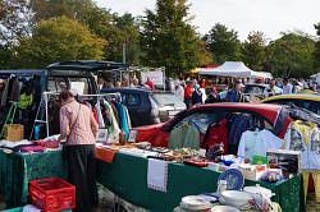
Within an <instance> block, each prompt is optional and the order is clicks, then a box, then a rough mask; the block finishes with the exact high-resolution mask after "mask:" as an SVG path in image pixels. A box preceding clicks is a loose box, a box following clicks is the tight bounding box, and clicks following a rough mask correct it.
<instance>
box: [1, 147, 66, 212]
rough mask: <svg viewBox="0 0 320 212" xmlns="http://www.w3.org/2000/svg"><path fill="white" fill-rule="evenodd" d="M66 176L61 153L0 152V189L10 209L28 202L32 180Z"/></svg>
mask: <svg viewBox="0 0 320 212" xmlns="http://www.w3.org/2000/svg"><path fill="white" fill-rule="evenodd" d="M65 176H66V172H65V170H64V169H63V162H62V154H61V151H57V152H46V153H37V154H28V155H19V154H15V153H11V154H7V153H4V152H3V151H0V186H1V188H0V189H1V192H2V193H3V194H4V198H5V201H6V204H7V207H8V208H11V207H17V206H23V205H25V204H26V203H27V202H28V183H29V181H30V180H33V179H37V178H45V177H63V178H64V177H65Z"/></svg>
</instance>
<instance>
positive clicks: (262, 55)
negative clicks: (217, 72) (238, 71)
mask: <svg viewBox="0 0 320 212" xmlns="http://www.w3.org/2000/svg"><path fill="white" fill-rule="evenodd" d="M265 48H266V41H265V37H264V34H263V32H259V31H257V32H254V31H253V32H250V33H249V35H248V38H247V40H246V41H245V42H244V43H243V45H242V60H243V62H244V63H245V64H246V65H248V66H249V67H250V68H251V69H253V70H255V71H259V70H261V69H262V67H263V65H264V64H265V62H266V52H265Z"/></svg>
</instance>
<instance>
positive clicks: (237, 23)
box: [96, 0, 320, 40]
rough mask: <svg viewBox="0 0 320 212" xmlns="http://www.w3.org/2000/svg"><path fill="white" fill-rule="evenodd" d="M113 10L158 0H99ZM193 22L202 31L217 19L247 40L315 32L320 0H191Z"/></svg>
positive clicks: (140, 8)
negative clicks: (261, 35) (258, 34)
mask: <svg viewBox="0 0 320 212" xmlns="http://www.w3.org/2000/svg"><path fill="white" fill-rule="evenodd" d="M96 2H97V3H98V5H99V6H102V7H105V8H110V9H111V10H112V11H113V12H117V13H119V14H123V13H125V12H129V13H132V14H133V15H134V16H137V15H143V14H144V13H143V12H144V10H145V9H146V8H148V9H154V8H155V2H156V1H155V0H96ZM189 2H190V3H191V4H192V6H191V11H190V12H191V14H192V15H194V16H195V19H194V20H193V24H194V25H195V26H197V27H198V32H200V33H201V34H205V33H207V32H208V31H209V30H210V28H211V27H212V26H213V25H214V24H215V23H217V22H219V23H222V24H225V25H227V26H228V27H229V28H232V29H235V30H236V31H238V34H239V36H240V39H241V40H244V39H245V38H246V37H247V35H248V33H249V32H250V31H253V30H254V31H257V30H259V31H262V32H264V33H265V35H266V38H267V39H276V38H278V37H279V36H280V34H279V33H280V32H287V31H293V30H300V31H304V32H306V33H309V34H311V35H315V33H316V32H315V30H314V27H313V24H315V23H317V22H320V11H319V9H320V0H189Z"/></svg>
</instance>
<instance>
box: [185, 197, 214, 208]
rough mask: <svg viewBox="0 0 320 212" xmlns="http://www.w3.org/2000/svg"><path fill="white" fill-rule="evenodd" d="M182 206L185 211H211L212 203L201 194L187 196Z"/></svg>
mask: <svg viewBox="0 0 320 212" xmlns="http://www.w3.org/2000/svg"><path fill="white" fill-rule="evenodd" d="M180 207H181V208H182V209H183V210H185V211H210V209H211V207H212V205H211V203H210V202H209V201H208V200H206V199H205V198H203V197H200V196H192V195H191V196H185V197H183V198H182V200H181V203H180Z"/></svg>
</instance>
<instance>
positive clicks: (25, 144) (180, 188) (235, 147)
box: [0, 92, 320, 211]
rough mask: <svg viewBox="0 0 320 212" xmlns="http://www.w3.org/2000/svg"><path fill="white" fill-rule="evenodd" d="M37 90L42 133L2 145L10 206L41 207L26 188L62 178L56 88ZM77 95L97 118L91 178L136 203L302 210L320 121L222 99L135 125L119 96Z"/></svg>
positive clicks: (3, 184) (2, 180)
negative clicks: (94, 167)
mask: <svg viewBox="0 0 320 212" xmlns="http://www.w3.org/2000/svg"><path fill="white" fill-rule="evenodd" d="M43 95H45V96H46V98H44V99H45V104H44V107H42V104H41V103H40V108H39V114H40V115H39V117H41V118H39V119H38V118H37V120H36V121H37V122H39V123H41V124H45V125H46V133H45V135H39V134H38V133H39V132H38V130H37V127H36V125H35V126H34V128H33V133H34V134H35V136H33V137H34V138H35V139H33V140H31V139H29V140H21V139H16V140H12V137H10V136H8V132H6V133H4V134H3V137H2V138H1V139H2V140H1V141H0V190H1V193H2V194H3V196H4V199H5V202H6V204H7V208H14V207H20V206H24V205H25V204H27V203H30V202H31V203H33V204H37V203H39V201H35V199H34V198H35V197H34V195H35V193H37V192H34V191H35V190H33V189H31V188H32V185H34V183H37V182H38V183H39V182H41V183H44V182H45V180H44V179H48V178H49V179H50V178H51V180H52V177H55V178H59V179H66V165H67V162H68V161H65V160H64V157H63V152H62V149H63V147H62V145H61V144H60V143H59V142H58V140H57V136H58V135H52V133H50V131H51V128H48V126H47V125H48V124H49V123H50V120H52V116H51V112H52V111H50V108H52V106H55V108H59V106H58V102H57V93H52V92H44V93H43ZM78 101H79V102H81V103H82V104H84V105H87V106H88V107H89V108H90V109H91V110H92V113H93V114H94V117H95V119H96V120H97V122H98V123H99V132H98V135H97V138H96V141H97V145H96V159H97V161H98V163H97V166H98V167H97V171H98V172H97V176H96V180H97V182H99V183H101V184H102V185H104V186H105V187H107V188H108V189H109V190H111V191H112V192H113V193H114V194H115V195H116V196H117V197H119V198H121V199H123V200H125V201H127V202H130V203H132V204H133V205H135V206H137V207H141V208H144V209H146V210H150V211H173V210H174V209H175V208H179V206H180V207H181V208H182V209H183V208H184V209H190V208H192V206H194V205H193V204H192V203H190V201H189V202H186V201H184V200H186V199H185V198H186V197H187V199H192V200H193V201H191V202H195V200H197V201H200V202H202V203H204V205H203V204H198V206H199V207H200V206H201V207H205V209H206V210H208V209H209V208H211V207H212V208H214V207H216V206H222V205H224V206H230V207H233V208H236V209H237V210H238V209H239V210H244V209H250V210H251V209H252V210H256V211H259V210H260V209H261V208H262V209H263V210H264V211H269V210H271V211H279V210H276V209H275V208H273V206H272V205H277V206H279V207H281V209H282V211H304V210H305V207H304V206H305V195H306V191H307V189H306V188H307V185H308V181H307V180H306V179H309V175H313V174H317V172H318V169H319V167H318V164H317V163H316V161H318V155H319V146H320V133H319V132H320V130H319V129H318V125H319V121H318V120H317V119H316V118H314V117H313V116H312V115H310V114H309V113H306V112H304V111H302V110H299V109H295V110H288V109H287V108H283V107H281V106H275V105H269V106H266V105H262V104H261V105H258V104H227V103H226V104H225V103H220V104H219V103H218V104H214V105H206V106H198V107H193V108H191V109H190V110H188V111H185V112H182V113H180V114H178V115H177V116H176V117H175V118H174V119H172V120H171V121H169V122H167V123H166V124H165V125H155V126H146V127H140V128H137V129H132V128H131V126H130V125H131V124H130V117H129V115H128V112H127V109H126V107H125V106H124V105H123V104H122V98H121V96H119V94H117V93H113V94H83V95H80V96H79V98H78ZM41 102H43V101H42V100H41ZM41 114H42V115H41ZM37 117H38V115H37ZM55 127H57V128H58V129H59V126H57V125H56V126H55ZM14 132H16V131H14V130H13V133H14ZM11 134H12V133H11ZM37 134H38V135H37ZM43 136H44V137H43ZM24 138H25V137H24ZM231 141H232V142H231ZM259 147H262V148H259ZM310 157H313V158H314V160H309V158H310ZM319 161H320V159H319ZM303 177H304V178H303ZM35 180H36V181H35ZM47 182H53V181H47ZM256 185H259V186H256ZM46 186H49V185H48V183H47V184H46ZM73 189H74V188H73ZM250 190H251V191H250ZM73 191H74V190H73ZM253 191H254V192H253ZM257 191H258V192H257ZM262 191H263V192H262ZM233 193H235V194H241V195H238V196H240V197H241V198H242V197H243V196H247V197H248V196H249V198H248V199H243V198H242V199H241V198H240V199H239V198H238V199H237V201H241V204H235V202H236V200H235V201H234V202H232V201H230V199H226V198H227V197H228V196H227V194H230V195H231V194H233ZM190 195H191V197H190ZM68 198H69V197H68ZM230 198H231V199H232V198H236V197H235V196H234V195H233V196H232V195H231V196H230ZM64 203H66V205H64V206H63V207H62V208H63V209H72V208H74V207H75V206H74V205H73V204H72V203H74V196H72V197H71V200H65V201H64ZM37 206H39V207H41V206H42V207H43V204H42V205H37ZM62 208H60V209H62ZM202 209H203V208H202ZM262 209H261V210H262ZM273 209H274V210H273ZM261 210H260V211H261ZM47 211H48V210H47ZM49 211H50V210H49ZM196 211H197V210H196ZM200 211H201V210H200Z"/></svg>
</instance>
